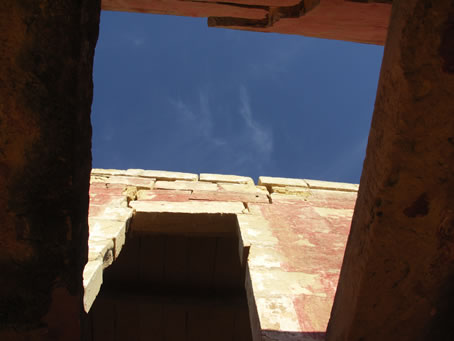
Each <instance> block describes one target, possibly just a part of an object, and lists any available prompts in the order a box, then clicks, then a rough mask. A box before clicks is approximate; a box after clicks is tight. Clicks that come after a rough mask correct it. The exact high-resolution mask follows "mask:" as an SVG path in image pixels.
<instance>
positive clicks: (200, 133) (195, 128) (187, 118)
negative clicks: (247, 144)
mask: <svg viewBox="0 0 454 341" xmlns="http://www.w3.org/2000/svg"><path fill="white" fill-rule="evenodd" d="M170 102H171V103H172V104H173V106H174V107H175V108H176V109H177V114H178V115H179V117H180V118H181V119H182V120H183V122H184V124H185V125H186V126H187V127H188V129H190V130H191V131H192V132H193V134H194V135H195V136H194V137H202V138H204V139H205V140H206V141H207V142H209V143H211V144H212V145H215V146H223V145H225V144H226V142H225V141H224V140H223V139H221V138H219V137H217V136H215V134H214V130H213V126H214V121H213V120H214V118H213V113H212V111H211V108H210V103H209V99H208V95H207V93H205V92H203V91H200V92H199V101H198V108H197V107H196V108H195V109H196V110H193V109H192V108H191V106H190V105H189V104H187V103H184V102H183V101H181V100H180V99H178V100H171V101H170Z"/></svg>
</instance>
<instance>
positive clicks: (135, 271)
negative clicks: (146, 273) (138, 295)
mask: <svg viewBox="0 0 454 341" xmlns="http://www.w3.org/2000/svg"><path fill="white" fill-rule="evenodd" d="M139 255H140V239H139V238H128V237H127V239H126V243H125V245H124V246H123V248H122V250H121V252H120V255H119V256H118V258H117V259H116V260H115V262H113V264H112V265H111V266H109V267H108V268H106V269H104V273H103V277H104V283H109V282H111V283H113V282H117V283H118V282H119V283H118V284H121V283H122V282H128V283H133V282H136V281H137V279H138V275H139V261H138V260H139Z"/></svg>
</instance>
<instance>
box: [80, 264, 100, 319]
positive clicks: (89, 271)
mask: <svg viewBox="0 0 454 341" xmlns="http://www.w3.org/2000/svg"><path fill="white" fill-rule="evenodd" d="M102 264H103V262H102V261H101V260H94V261H90V262H88V263H87V264H86V265H85V268H84V272H83V285H84V310H85V312H86V313H88V312H89V311H90V308H91V306H92V304H93V302H94V301H95V298H96V296H97V295H98V293H99V290H100V289H101V285H102V270H103V266H102Z"/></svg>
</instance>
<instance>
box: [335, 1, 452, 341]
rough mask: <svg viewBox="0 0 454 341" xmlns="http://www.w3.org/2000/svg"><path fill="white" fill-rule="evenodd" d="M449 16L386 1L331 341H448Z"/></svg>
mask: <svg viewBox="0 0 454 341" xmlns="http://www.w3.org/2000/svg"><path fill="white" fill-rule="evenodd" d="M453 13H454V2H453V1H451V0H436V1H425V0H411V1H394V2H393V11H392V16H391V23H390V28H389V32H388V39H387V42H386V47H385V53H384V57H383V64H382V69H381V74H380V83H379V88H378V92H377V99H376V103H375V111H374V116H373V120H372V126H371V131H370V135H369V143H368V148H367V156H366V160H365V162H364V169H363V174H362V177H361V184H360V190H359V194H358V201H357V204H356V208H355V213H354V217H353V222H352V228H351V233H350V236H349V240H348V243H347V249H346V253H345V258H344V263H343V267H342V271H341V277H340V281H339V286H338V290H337V294H336V299H335V303H334V307H333V310H332V314H331V320H330V324H329V327H328V338H327V339H328V340H349V341H352V340H363V341H366V340H367V341H371V340H388V341H391V340H454V328H453V324H452V321H453V316H454V315H453V309H452V304H453V288H454V252H453V250H454V237H453V236H454V232H453V231H454V173H453V169H454V143H453V139H454V115H453V113H454V75H453V44H452V42H453V18H454V17H453Z"/></svg>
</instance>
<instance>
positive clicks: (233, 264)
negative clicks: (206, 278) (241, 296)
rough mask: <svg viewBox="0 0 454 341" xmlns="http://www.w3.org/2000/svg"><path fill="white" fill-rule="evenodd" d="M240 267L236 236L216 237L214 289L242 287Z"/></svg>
mask: <svg viewBox="0 0 454 341" xmlns="http://www.w3.org/2000/svg"><path fill="white" fill-rule="evenodd" d="M242 278H243V276H242V268H241V264H240V260H239V256H238V240H237V239H236V238H228V237H226V238H217V250H216V264H215V269H214V287H215V288H216V289H221V290H222V289H241V288H243V287H244V283H243V280H242Z"/></svg>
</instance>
